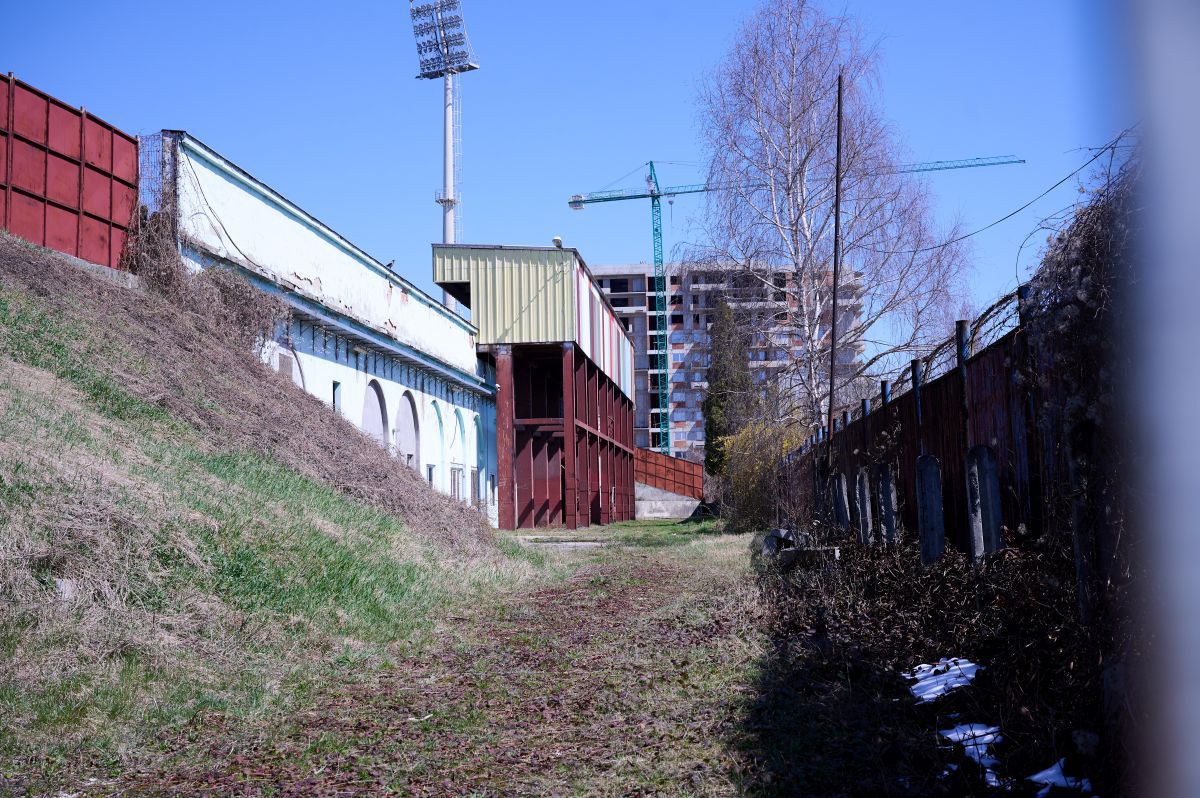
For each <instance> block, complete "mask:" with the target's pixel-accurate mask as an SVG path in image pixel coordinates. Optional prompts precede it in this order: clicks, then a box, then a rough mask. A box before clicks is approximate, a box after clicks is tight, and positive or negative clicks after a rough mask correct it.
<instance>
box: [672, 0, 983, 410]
mask: <svg viewBox="0 0 1200 798" xmlns="http://www.w3.org/2000/svg"><path fill="white" fill-rule="evenodd" d="M874 62H875V53H874V52H873V50H872V49H871V48H870V47H868V46H867V45H866V44H865V43H864V42H863V39H862V36H861V34H860V33H859V31H858V30H857V28H856V27H855V25H854V23H853V22H852V21H850V20H849V19H847V18H843V17H829V16H826V15H824V14H823V13H822V12H821V11H820V10H818V9H817V8H816V7H815V6H814V5H813V4H811V3H809V2H806V0H769V2H767V3H766V4H765V5H764V6H762V7H761V8H760V10H759V12H758V13H757V14H755V15H754V16H753V17H752V18H751V19H750V20H749V21H748V22H747V23H746V24H745V26H744V27H743V28H742V30H741V32H740V34H739V36H738V39H737V42H736V44H735V47H734V48H733V49H732V51H731V52H730V54H729V56H728V57H727V58H726V60H725V61H724V62H723V63H722V64H721V65H720V67H719V68H718V69H717V71H716V72H715V73H714V74H713V75H712V76H711V78H710V79H709V80H708V81H707V83H706V85H705V86H704V88H703V90H702V92H701V95H700V106H701V111H702V116H703V120H704V122H703V125H704V128H703V135H704V139H705V143H706V145H707V149H708V156H709V174H708V182H709V184H710V185H717V186H720V187H721V188H720V189H719V190H717V191H715V192H712V193H711V194H709V200H708V207H707V211H706V215H705V219H704V223H703V233H704V243H703V245H701V246H699V247H697V248H696V250H695V251H694V252H693V253H692V254H691V258H690V260H691V261H693V262H695V263H697V265H703V267H704V268H706V269H712V268H718V269H720V270H722V271H724V272H726V273H727V274H728V275H729V276H730V278H731V279H732V280H735V281H737V282H738V283H739V284H740V285H742V286H746V285H753V284H755V283H758V284H759V285H761V287H762V288H763V289H764V291H763V296H762V298H761V299H760V300H759V301H758V302H757V303H756V306H757V308H756V309H757V310H758V311H759V312H757V313H755V314H754V315H753V316H752V318H751V320H750V324H751V325H752V329H753V331H754V332H755V333H758V334H760V335H761V336H766V337H769V336H775V337H776V339H778V338H783V337H786V338H787V340H788V341H789V344H790V345H789V346H788V347H787V351H788V353H789V354H788V358H789V360H788V363H787V365H786V367H785V368H784V369H782V370H780V371H779V372H777V373H778V374H779V377H778V379H779V381H780V383H781V384H782V385H783V386H784V388H785V389H786V390H784V391H782V392H781V394H780V397H781V401H780V403H779V404H778V405H777V406H776V407H775V408H774V411H775V413H776V414H777V416H778V417H779V418H780V419H784V420H786V421H787V422H788V423H790V424H797V425H800V426H802V427H805V428H809V427H811V426H813V425H815V424H816V423H818V419H820V418H821V417H822V415H823V413H822V411H821V407H822V405H823V404H824V401H825V399H826V398H827V397H828V394H829V384H828V383H829V368H828V362H829V354H830V351H829V347H830V326H831V321H832V309H831V305H832V304H833V302H832V300H833V292H832V280H831V266H832V257H833V246H834V240H833V239H834V235H833V232H834V231H833V226H834V202H833V200H834V189H835V182H836V177H837V175H836V171H837V170H836V164H835V160H836V158H835V149H836V138H837V137H836V123H837V119H836V113H835V101H836V98H835V94H836V91H837V82H838V81H837V77H838V73H839V70H840V71H841V72H842V73H843V75H844V83H845V98H844V118H843V129H842V149H843V152H842V159H843V161H842V183H843V186H842V191H843V195H842V196H843V203H842V219H841V241H842V256H843V274H842V280H841V283H842V284H841V286H840V288H839V305H840V307H839V310H838V319H837V326H838V349H839V351H840V352H844V353H845V354H844V355H839V357H838V359H837V368H838V369H839V373H838V374H837V376H836V382H837V390H838V392H839V396H838V397H837V398H838V399H839V400H840V399H841V397H840V393H841V391H842V390H843V389H844V388H845V387H846V386H849V385H852V384H854V383H855V381H856V380H857V379H859V378H860V377H861V376H863V375H865V374H867V373H871V374H872V375H874V376H882V375H885V374H888V373H890V372H891V371H894V370H897V369H898V368H899V367H900V365H901V364H902V363H903V362H906V361H907V359H908V358H910V357H911V353H912V352H913V351H922V350H924V349H927V348H928V347H929V346H930V344H931V342H932V341H933V340H934V339H936V338H940V337H941V336H942V335H943V334H944V331H945V329H946V328H947V326H948V323H949V321H950V316H951V315H952V308H953V307H954V297H955V295H956V292H957V289H958V287H959V281H960V278H961V276H962V274H963V268H964V267H963V250H962V248H961V246H960V245H958V244H951V245H948V246H937V247H933V245H935V244H939V243H941V242H944V241H946V240H947V239H952V238H954V231H950V232H949V234H947V233H945V232H944V231H938V230H936V229H935V227H934V225H933V222H932V209H931V198H930V195H929V192H928V190H927V188H926V187H925V185H924V184H923V183H921V182H919V181H917V180H915V179H913V178H912V177H910V176H907V175H903V174H900V173H899V172H898V168H899V164H900V159H899V154H898V149H897V147H896V144H895V142H894V141H893V138H892V136H891V135H890V133H889V131H888V130H887V128H886V126H885V124H884V122H883V120H882V118H881V117H880V115H879V113H878V112H877V111H876V109H875V108H874V106H873V103H872V101H871V97H870V93H869V89H870V86H871V84H872V82H873V81H874V77H875V72H874ZM929 247H933V248H929ZM780 276H782V277H784V279H783V280H782V281H780V280H778V279H777V278H778V277H780ZM838 404H842V402H841V401H839V402H838Z"/></svg>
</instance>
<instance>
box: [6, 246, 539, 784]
mask: <svg viewBox="0 0 1200 798" xmlns="http://www.w3.org/2000/svg"><path fill="white" fill-rule="evenodd" d="M219 279H224V278H219ZM245 288H246V287H243V286H241V285H238V286H235V287H234V288H233V290H234V291H235V292H236V291H243V290H245ZM227 301H230V302H236V299H228V300H227ZM244 321H245V320H242V321H238V320H237V319H236V318H234V317H233V316H231V315H230V314H228V313H223V314H211V313H210V314H198V313H195V312H193V311H192V310H190V309H189V308H187V307H180V306H177V305H175V304H172V303H171V302H168V301H165V300H164V299H162V298H159V297H158V296H155V295H152V294H146V293H143V292H137V291H131V290H128V289H125V288H122V287H118V286H116V285H113V284H110V283H108V282H107V281H104V280H101V279H99V278H97V277H95V276H93V275H91V274H89V273H87V272H85V271H83V270H81V269H79V268H78V267H75V266H72V265H69V264H66V263H64V262H63V261H62V260H61V259H60V258H59V257H58V256H57V255H54V254H53V253H49V252H47V251H45V250H41V249H39V248H36V247H32V246H30V245H27V244H24V243H22V242H19V241H16V240H14V239H9V238H6V237H4V238H0V651H3V654H4V660H5V663H6V667H5V671H4V673H3V674H0V715H3V716H4V718H5V722H4V724H2V725H0V792H4V791H6V790H8V791H15V792H18V793H19V792H23V791H25V790H27V789H32V790H35V791H38V790H42V789H46V788H48V787H49V786H50V785H56V784H62V783H63V780H70V778H71V777H72V776H73V775H75V774H78V773H80V772H96V771H97V769H99V770H101V771H103V770H105V769H112V770H113V771H114V772H115V771H116V770H120V769H123V768H125V767H128V766H129V764H130V763H132V762H135V761H139V760H141V759H144V758H145V757H146V756H147V754H148V752H149V750H150V749H151V748H152V747H153V746H154V745H155V744H156V743H155V742H154V741H155V739H156V738H158V736H159V735H160V734H163V733H164V732H165V731H166V730H169V729H172V728H180V727H182V726H185V725H186V724H188V723H191V722H195V721H196V720H197V719H198V718H199V717H201V716H202V715H203V714H204V713H207V712H213V711H220V712H222V713H224V714H226V715H227V716H228V717H229V718H231V719H235V718H239V717H242V718H255V717H269V716H273V715H274V714H275V713H277V712H278V711H279V710H281V709H283V708H286V707H294V706H297V705H298V704H300V703H303V702H304V701H306V700H308V699H309V698H310V697H311V695H312V689H313V685H314V683H315V682H316V681H318V680H319V677H321V676H322V674H329V673H332V672H338V671H347V672H357V671H359V670H361V669H363V668H367V669H368V670H369V669H371V668H376V667H379V666H384V665H386V664H387V663H388V662H390V661H393V660H394V659H395V658H396V657H400V656H406V655H408V654H410V653H412V652H413V651H414V650H416V649H417V648H419V647H420V646H422V645H424V644H425V642H426V641H427V640H428V635H429V632H430V630H431V628H432V624H433V623H434V621H435V620H436V619H437V618H438V617H440V616H441V615H443V614H444V612H445V610H446V609H447V608H448V607H450V606H454V605H456V604H457V603H460V602H462V601H465V600H468V599H471V598H477V597H478V596H479V595H480V592H481V591H485V592H486V591H491V590H495V589H497V588H500V587H503V586H504V585H507V584H509V583H511V582H513V581H514V580H520V579H525V578H528V577H529V576H531V575H533V574H534V573H535V572H536V570H535V569H537V568H538V567H539V564H538V563H537V562H536V561H534V560H533V559H532V558H529V557H525V556H517V554H518V553H512V552H510V553H505V552H502V551H500V550H499V549H498V548H497V547H496V546H495V539H494V536H493V535H492V533H491V532H490V531H489V530H488V529H486V526H485V525H484V523H483V521H482V519H481V518H480V517H479V516H478V514H477V513H476V512H475V511H474V510H472V509H470V508H467V507H464V506H462V505H460V504H457V503H454V502H451V501H450V500H449V499H447V498H445V497H442V496H440V495H439V494H436V493H435V492H433V491H432V489H431V488H429V487H428V486H427V485H425V483H424V482H423V481H422V480H421V479H420V478H419V476H417V475H416V474H413V473H412V472H411V471H410V470H409V469H407V468H405V467H403V466H401V465H400V464H399V463H397V462H396V461H395V460H394V459H393V458H391V457H390V456H389V455H388V454H387V452H386V451H384V450H383V449H381V448H379V447H378V446H377V445H375V444H374V443H373V442H372V441H370V440H369V439H367V438H365V437H364V436H362V435H361V434H360V433H359V432H358V431H357V430H355V429H354V428H353V427H352V426H351V425H350V424H349V423H348V422H346V421H345V420H343V419H341V418H340V417H339V416H337V415H336V414H335V413H333V412H332V411H330V410H328V409H327V408H325V407H324V406H323V405H322V404H321V403H320V402H319V401H317V400H316V399H313V398H312V397H309V396H308V395H307V394H305V393H303V392H302V391H301V390H299V389H298V388H296V387H295V386H293V385H292V384H291V383H290V382H289V381H287V380H285V379H282V378H280V377H279V376H278V375H275V374H274V373H273V372H271V371H269V370H268V369H267V368H265V367H264V365H263V364H262V363H261V362H260V361H259V360H258V359H257V357H256V356H255V354H254V353H253V351H252V341H251V339H252V338H255V337H256V335H255V334H252V331H253V324H251V325H250V326H246V324H245V323H244Z"/></svg>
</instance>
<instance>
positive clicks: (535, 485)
mask: <svg viewBox="0 0 1200 798" xmlns="http://www.w3.org/2000/svg"><path fill="white" fill-rule="evenodd" d="M487 351H489V352H490V353H491V354H492V356H493V357H494V359H495V363H496V383H497V385H498V386H499V387H498V389H497V397H496V451H497V452H498V458H497V459H498V463H497V472H498V474H497V477H498V479H497V493H498V496H497V504H498V510H499V522H500V528H501V529H529V528H534V527H544V526H564V527H567V528H569V529H577V528H579V527H586V526H589V525H591V524H608V523H612V522H615V521H628V520H632V519H633V509H634V508H633V500H634V491H633V481H634V448H633V402H632V400H630V399H629V398H628V397H627V396H625V394H623V393H622V392H621V390H620V389H619V388H618V387H617V385H616V383H614V382H613V381H612V380H611V379H609V378H608V377H607V376H606V375H605V374H604V372H603V371H601V370H600V369H599V368H598V367H597V366H596V364H595V363H593V362H592V361H591V360H590V359H589V358H588V357H587V356H586V355H585V354H583V352H582V351H581V350H580V349H579V347H578V346H577V345H576V344H575V343H574V342H564V343H560V344H522V345H496V346H491V347H487Z"/></svg>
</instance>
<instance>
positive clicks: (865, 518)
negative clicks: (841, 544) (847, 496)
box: [854, 466, 875, 546]
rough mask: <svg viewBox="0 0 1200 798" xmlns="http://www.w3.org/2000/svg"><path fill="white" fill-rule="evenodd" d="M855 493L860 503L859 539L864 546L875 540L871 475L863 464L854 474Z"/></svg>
mask: <svg viewBox="0 0 1200 798" xmlns="http://www.w3.org/2000/svg"><path fill="white" fill-rule="evenodd" d="M854 494H855V499H856V500H857V503H858V541H859V542H860V543H862V544H863V545H864V546H870V545H871V544H872V543H874V542H875V534H874V530H872V529H871V520H872V519H871V477H870V475H869V472H868V471H867V467H866V466H861V467H859V469H858V473H857V474H855V476H854Z"/></svg>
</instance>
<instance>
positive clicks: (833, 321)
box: [829, 69, 842, 477]
mask: <svg viewBox="0 0 1200 798" xmlns="http://www.w3.org/2000/svg"><path fill="white" fill-rule="evenodd" d="M835 146H836V153H837V154H836V156H835V158H834V175H833V299H832V304H831V307H830V311H831V315H830V319H829V475H830V477H832V476H833V422H834V415H833V413H834V396H835V393H836V390H835V389H836V385H835V382H834V378H835V376H836V373H837V323H838V273H839V271H840V269H841V265H842V71H841V70H840V69H839V70H838V83H837V143H836V145H835Z"/></svg>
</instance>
